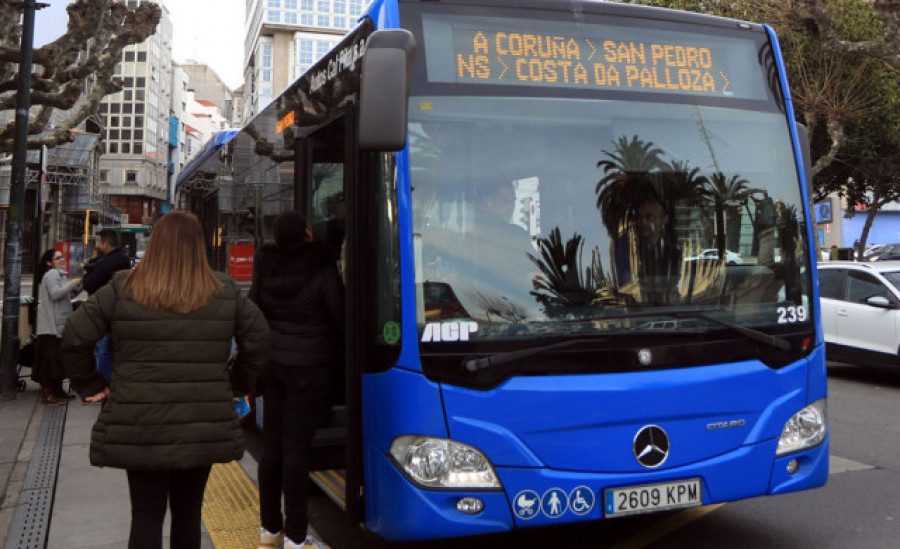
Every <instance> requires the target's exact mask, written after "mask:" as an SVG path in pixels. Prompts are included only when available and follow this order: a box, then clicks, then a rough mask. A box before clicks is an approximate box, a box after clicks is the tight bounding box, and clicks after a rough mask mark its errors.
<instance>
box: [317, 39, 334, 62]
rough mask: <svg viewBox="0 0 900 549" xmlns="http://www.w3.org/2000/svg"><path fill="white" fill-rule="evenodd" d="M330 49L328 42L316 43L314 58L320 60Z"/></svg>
mask: <svg viewBox="0 0 900 549" xmlns="http://www.w3.org/2000/svg"><path fill="white" fill-rule="evenodd" d="M330 49H331V44H329V43H328V42H316V57H318V58H319V59H321V58H322V57H324V56H325V54H326V53H328V50H330Z"/></svg>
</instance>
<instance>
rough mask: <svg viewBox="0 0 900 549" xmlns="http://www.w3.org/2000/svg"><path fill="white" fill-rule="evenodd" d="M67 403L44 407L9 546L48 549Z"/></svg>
mask: <svg viewBox="0 0 900 549" xmlns="http://www.w3.org/2000/svg"><path fill="white" fill-rule="evenodd" d="M67 407H68V406H67V405H62V406H47V407H45V408H44V418H43V420H42V421H41V427H40V430H39V431H38V436H37V440H36V441H35V444H34V451H33V452H32V454H31V463H30V464H29V466H28V472H27V473H26V475H25V483H24V484H23V485H22V491H21V493H20V494H19V502H18V505H17V506H16V514H15V517H13V521H12V524H11V525H10V528H9V534H8V535H7V537H6V549H44V547H46V545H47V533H48V532H49V531H50V517H51V515H52V512H53V495H54V493H55V491H56V475H57V472H58V470H59V455H60V451H61V449H62V434H63V430H64V429H65V425H66V409H67Z"/></svg>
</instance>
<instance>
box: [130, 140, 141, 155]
mask: <svg viewBox="0 0 900 549" xmlns="http://www.w3.org/2000/svg"><path fill="white" fill-rule="evenodd" d="M132 150H133V151H134V154H141V153H142V152H143V151H144V146H143V145H142V144H141V143H140V142H139V141H138V142H135V143H134V148H133V149H132Z"/></svg>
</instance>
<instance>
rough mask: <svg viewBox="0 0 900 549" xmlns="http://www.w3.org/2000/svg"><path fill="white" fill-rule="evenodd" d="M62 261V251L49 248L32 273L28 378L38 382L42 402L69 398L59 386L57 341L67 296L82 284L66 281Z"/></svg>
mask: <svg viewBox="0 0 900 549" xmlns="http://www.w3.org/2000/svg"><path fill="white" fill-rule="evenodd" d="M65 261H66V256H65V255H63V253H62V252H60V251H59V250H55V249H52V248H51V249H49V250H47V251H46V252H44V254H43V255H42V256H41V261H40V264H39V265H38V270H37V272H35V273H34V281H35V283H37V284H40V287H39V288H38V304H37V321H36V325H35V329H34V333H35V334H36V335H37V343H36V345H35V359H34V366H33V367H32V369H31V379H32V380H33V381H37V382H38V383H40V384H41V403H42V404H62V403H63V402H65V401H67V400H68V399H69V395H68V394H67V393H66V392H65V391H64V390H63V386H62V384H63V379H65V377H66V375H65V372H64V371H63V363H62V356H61V355H60V351H59V344H60V339H61V338H62V332H63V327H64V326H65V325H66V320H67V319H68V318H69V315H70V314H71V313H72V302H71V300H70V296H71V294H72V292H73V291H74V290H75V289H76V288H78V285H79V284H81V279H80V278H74V279H72V280H66V275H65V268H64V267H65V264H66V263H65Z"/></svg>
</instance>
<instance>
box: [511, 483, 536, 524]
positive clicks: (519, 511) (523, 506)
mask: <svg viewBox="0 0 900 549" xmlns="http://www.w3.org/2000/svg"><path fill="white" fill-rule="evenodd" d="M540 508H541V498H540V497H539V496H538V495H537V492H534V491H532V490H522V491H521V492H519V493H518V494H516V497H515V499H514V500H513V511H514V512H515V513H516V516H517V517H519V518H520V519H522V520H529V519H533V518H534V517H536V516H537V513H538V510H540Z"/></svg>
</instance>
